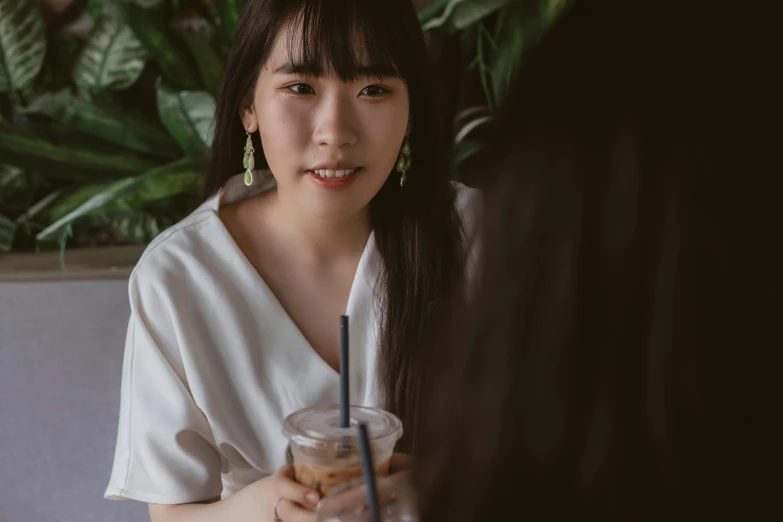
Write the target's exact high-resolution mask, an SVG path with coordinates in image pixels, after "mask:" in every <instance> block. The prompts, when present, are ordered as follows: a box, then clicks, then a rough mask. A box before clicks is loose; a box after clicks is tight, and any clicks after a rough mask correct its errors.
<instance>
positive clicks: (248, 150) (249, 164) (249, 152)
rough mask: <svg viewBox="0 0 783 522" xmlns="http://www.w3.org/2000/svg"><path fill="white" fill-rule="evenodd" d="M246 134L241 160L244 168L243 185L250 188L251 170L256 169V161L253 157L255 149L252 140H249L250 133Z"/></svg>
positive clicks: (251, 180)
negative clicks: (243, 154) (243, 155)
mask: <svg viewBox="0 0 783 522" xmlns="http://www.w3.org/2000/svg"><path fill="white" fill-rule="evenodd" d="M245 134H247V141H246V142H245V157H244V158H243V159H242V166H243V167H245V185H246V186H248V187H249V186H250V185H252V184H253V169H254V168H256V159H255V157H254V156H253V153H254V152H255V149H253V140H251V139H250V133H249V132H245Z"/></svg>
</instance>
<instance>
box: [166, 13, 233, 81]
mask: <svg viewBox="0 0 783 522" xmlns="http://www.w3.org/2000/svg"><path fill="white" fill-rule="evenodd" d="M176 29H177V32H178V33H179V35H180V37H181V38H182V40H183V41H184V42H185V44H186V45H187V46H188V49H190V54H191V55H192V56H193V58H194V59H195V61H196V66H197V67H198V72H199V76H200V77H201V83H202V84H203V85H204V88H205V89H206V90H207V92H209V93H210V94H212V95H213V96H217V95H218V92H219V91H220V80H221V76H222V74H223V62H222V61H221V59H220V56H218V53H217V52H216V51H215V48H214V47H213V45H212V39H213V33H214V29H213V28H212V26H211V25H210V24H209V22H207V20H206V19H204V18H189V19H187V21H181V22H179V23H178V24H177V25H176Z"/></svg>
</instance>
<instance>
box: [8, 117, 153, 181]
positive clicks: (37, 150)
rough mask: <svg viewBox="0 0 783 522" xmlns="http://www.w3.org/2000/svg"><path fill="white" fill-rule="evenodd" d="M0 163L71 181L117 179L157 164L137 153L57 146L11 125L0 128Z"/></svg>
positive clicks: (70, 145)
mask: <svg viewBox="0 0 783 522" xmlns="http://www.w3.org/2000/svg"><path fill="white" fill-rule="evenodd" d="M0 162H2V163H6V164H8V165H13V166H16V167H19V168H22V169H26V170H37V171H41V172H43V173H45V174H46V175H47V176H50V177H52V178H62V179H68V180H71V181H78V180H83V181H95V180H96V179H116V178H118V177H123V176H127V175H132V174H138V173H139V172H144V171H146V170H149V169H150V168H153V167H154V166H155V165H156V164H157V162H156V161H154V160H150V159H147V158H144V157H141V156H139V155H138V154H135V153H128V152H124V151H116V150H111V149H106V150H98V149H93V148H88V147H86V146H76V145H72V144H60V143H54V142H53V141H51V140H48V139H46V138H43V137H41V136H38V135H36V134H35V133H33V132H31V131H28V130H25V129H22V128H19V127H13V126H11V125H8V124H0Z"/></svg>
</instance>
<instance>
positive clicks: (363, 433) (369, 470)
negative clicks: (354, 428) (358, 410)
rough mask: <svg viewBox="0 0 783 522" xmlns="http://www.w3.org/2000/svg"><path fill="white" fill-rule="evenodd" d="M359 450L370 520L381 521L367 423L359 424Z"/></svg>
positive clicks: (373, 521)
mask: <svg viewBox="0 0 783 522" xmlns="http://www.w3.org/2000/svg"><path fill="white" fill-rule="evenodd" d="M359 451H361V454H362V472H363V473H364V483H365V484H366V485H367V505H368V506H370V520H372V522H381V507H380V505H378V488H377V487H376V485H375V466H374V465H373V462H372V452H371V451H370V438H369V437H368V435H367V425H366V424H364V423H361V424H359Z"/></svg>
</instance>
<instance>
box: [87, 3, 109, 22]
mask: <svg viewBox="0 0 783 522" xmlns="http://www.w3.org/2000/svg"><path fill="white" fill-rule="evenodd" d="M104 7H106V0H87V12H88V13H90V16H92V17H93V18H98V17H99V16H100V15H101V14H102V13H103V9H104Z"/></svg>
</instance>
